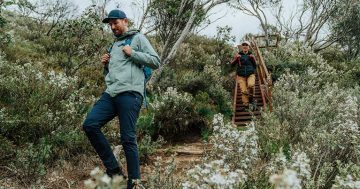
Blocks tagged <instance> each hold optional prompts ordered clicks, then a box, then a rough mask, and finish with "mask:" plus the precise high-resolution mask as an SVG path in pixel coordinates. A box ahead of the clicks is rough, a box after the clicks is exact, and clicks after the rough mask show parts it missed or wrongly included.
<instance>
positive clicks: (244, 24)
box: [71, 0, 295, 43]
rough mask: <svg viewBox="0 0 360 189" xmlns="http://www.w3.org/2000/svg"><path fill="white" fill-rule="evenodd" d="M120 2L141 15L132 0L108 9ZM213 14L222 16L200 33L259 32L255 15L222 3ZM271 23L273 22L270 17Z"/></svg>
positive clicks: (238, 37)
mask: <svg viewBox="0 0 360 189" xmlns="http://www.w3.org/2000/svg"><path fill="white" fill-rule="evenodd" d="M71 1H72V2H73V3H74V4H76V5H77V6H78V7H79V11H83V10H84V9H85V8H86V7H87V6H89V5H91V0H82V1H76V0H71ZM118 2H120V9H122V10H124V11H125V13H126V14H127V16H128V17H129V18H130V19H132V20H136V19H138V18H139V17H140V16H141V15H139V14H141V13H139V12H138V11H134V7H133V6H131V2H132V1H131V0H126V1H124V0H123V1H120V0H118V1H116V2H114V1H112V2H111V3H110V4H109V5H108V6H107V7H106V10H107V11H110V10H112V9H115V8H116V4H118ZM291 4H295V2H294V1H293V0H285V7H287V10H289V9H290V7H291ZM211 14H213V15H212V16H211V17H210V19H213V20H215V19H217V18H219V17H222V16H224V15H225V16H224V17H222V18H221V19H219V20H217V21H216V22H214V23H212V24H211V25H210V26H208V27H207V28H206V29H204V30H202V31H201V32H200V34H202V35H207V36H210V37H213V36H215V35H216V28H217V27H218V26H220V27H223V26H226V25H228V26H230V27H231V28H232V33H231V34H232V35H234V36H236V43H239V41H240V40H241V38H242V37H243V36H244V34H246V33H254V34H257V33H259V32H260V31H261V30H260V27H259V24H260V23H259V21H258V20H257V19H256V18H255V17H251V16H248V15H246V14H243V13H242V12H241V11H237V10H234V9H231V8H229V7H227V6H226V5H220V6H217V7H215V8H214V9H213V10H212V11H211ZM269 22H270V23H271V22H273V20H271V18H270V21H269Z"/></svg>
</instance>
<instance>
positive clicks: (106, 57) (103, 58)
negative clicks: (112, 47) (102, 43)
mask: <svg viewBox="0 0 360 189" xmlns="http://www.w3.org/2000/svg"><path fill="white" fill-rule="evenodd" d="M109 60H110V54H109V53H106V54H104V55H102V56H101V63H102V64H104V65H105V64H107V63H109Z"/></svg>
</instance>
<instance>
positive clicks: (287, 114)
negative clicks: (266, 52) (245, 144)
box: [256, 48, 360, 188]
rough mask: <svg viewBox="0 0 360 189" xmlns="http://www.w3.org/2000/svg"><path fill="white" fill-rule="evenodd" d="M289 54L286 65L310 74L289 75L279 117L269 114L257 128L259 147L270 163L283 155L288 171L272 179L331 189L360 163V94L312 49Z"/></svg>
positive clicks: (278, 88)
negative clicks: (291, 177) (289, 175)
mask: <svg viewBox="0 0 360 189" xmlns="http://www.w3.org/2000/svg"><path fill="white" fill-rule="evenodd" d="M289 51H290V52H291V53H292V54H290V55H289V57H288V58H287V59H288V60H290V61H295V60H296V61H298V62H300V63H301V64H304V65H306V68H305V69H304V71H303V72H296V71H295V72H294V73H291V72H288V73H286V74H284V75H282V76H281V77H280V78H279V80H278V81H277V82H276V83H275V86H274V90H273V103H274V104H273V105H274V111H273V112H272V113H266V112H264V113H263V114H262V115H263V116H262V117H263V119H262V120H260V121H259V122H258V123H257V125H258V126H257V127H256V128H257V131H258V133H259V144H260V146H261V149H262V150H263V152H264V156H267V157H269V156H270V157H273V156H274V154H276V153H277V152H279V151H283V152H282V153H283V154H284V156H283V158H281V159H282V160H284V162H285V163H283V164H284V166H283V168H281V169H280V168H279V166H278V167H273V169H274V170H277V171H280V172H273V174H282V172H283V171H284V170H285V169H288V170H293V171H296V172H297V174H296V175H297V178H299V179H300V180H302V184H301V186H302V187H304V188H318V187H323V188H330V187H331V186H332V185H333V182H334V179H335V177H336V175H339V169H340V167H344V166H346V165H349V164H357V163H359V161H358V158H357V157H358V155H359V150H358V144H359V142H360V141H359V140H360V135H359V134H360V133H359V113H358V112H359V102H358V101H359V96H358V95H357V94H358V93H359V92H358V91H359V89H358V87H355V88H345V87H344V86H343V85H342V84H343V82H344V81H345V80H346V79H344V78H342V77H343V74H344V73H343V72H342V71H337V70H335V69H334V68H332V67H331V66H329V65H328V64H327V63H326V61H324V60H323V59H322V58H321V57H320V56H319V55H317V54H314V53H312V52H309V51H308V50H307V49H302V50H298V51H293V50H291V48H290V50H289ZM291 154H294V155H295V154H297V155H296V156H297V157H292V156H291ZM301 154H302V155H301ZM305 157H306V158H305ZM272 159H274V158H272ZM301 159H302V160H301ZM306 159H307V160H306ZM285 160H287V161H285ZM295 160H299V161H300V160H301V161H300V162H302V163H297V164H296V163H295V162H293V161H295ZM270 162H276V161H274V160H271V161H270ZM281 162H282V161H278V163H281ZM291 162H293V164H295V165H297V166H295V167H294V166H291V164H292V163H291ZM334 162H337V163H334ZM269 166H271V165H269ZM296 167H297V168H296ZM341 178H346V175H345V176H343V177H341ZM357 178H358V177H357V176H355V177H353V179H354V180H356V179H357Z"/></svg>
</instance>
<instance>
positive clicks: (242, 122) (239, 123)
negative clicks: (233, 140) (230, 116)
mask: <svg viewBox="0 0 360 189" xmlns="http://www.w3.org/2000/svg"><path fill="white" fill-rule="evenodd" d="M250 122H251V121H235V125H237V126H246V124H248V123H250Z"/></svg>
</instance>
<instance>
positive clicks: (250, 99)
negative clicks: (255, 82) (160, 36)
mask: <svg viewBox="0 0 360 189" xmlns="http://www.w3.org/2000/svg"><path fill="white" fill-rule="evenodd" d="M249 103H250V104H252V103H254V97H253V95H249Z"/></svg>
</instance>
